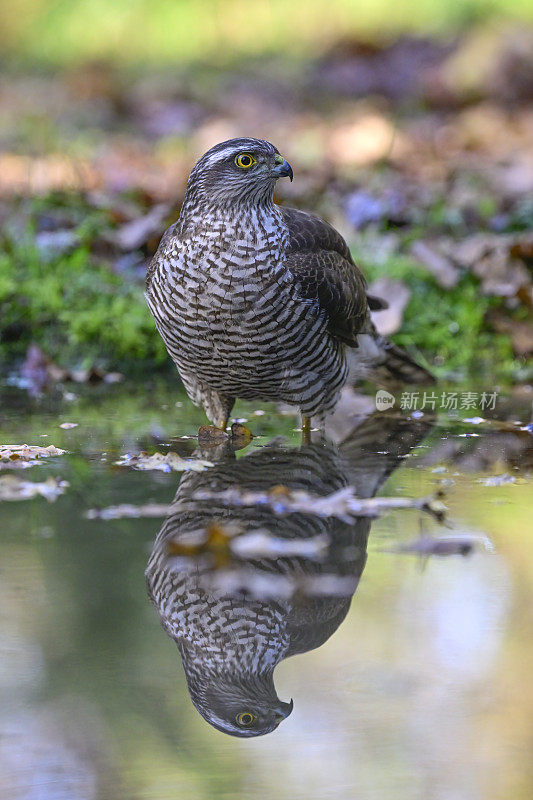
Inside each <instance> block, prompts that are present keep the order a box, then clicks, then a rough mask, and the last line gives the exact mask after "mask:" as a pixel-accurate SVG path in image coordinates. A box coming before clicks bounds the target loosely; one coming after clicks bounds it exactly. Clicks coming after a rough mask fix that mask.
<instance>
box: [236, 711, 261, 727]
mask: <svg viewBox="0 0 533 800" xmlns="http://www.w3.org/2000/svg"><path fill="white" fill-rule="evenodd" d="M256 719H257V717H254V715H253V714H250V712H249V711H245V712H244V713H242V714H237V716H236V717H235V721H236V723H237V725H240V726H241V728H249V727H250V726H251V725H253V724H254V722H255V720H256Z"/></svg>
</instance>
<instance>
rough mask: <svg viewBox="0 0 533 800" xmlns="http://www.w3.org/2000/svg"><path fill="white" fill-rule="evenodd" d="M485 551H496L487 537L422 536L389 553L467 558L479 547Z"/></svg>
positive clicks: (398, 546)
mask: <svg viewBox="0 0 533 800" xmlns="http://www.w3.org/2000/svg"><path fill="white" fill-rule="evenodd" d="M478 545H482V546H483V547H484V548H485V550H494V547H493V545H492V542H491V541H490V539H489V538H488V537H487V536H468V535H462V536H440V537H438V538H435V537H433V536H421V537H420V538H419V539H414V540H413V541H412V542H407V544H399V545H397V546H395V547H393V548H391V549H390V550H388V551H384V552H390V553H412V554H413V555H420V556H454V555H460V556H467V555H469V554H470V553H472V551H473V550H474V549H475V548H476V547H477V546H478Z"/></svg>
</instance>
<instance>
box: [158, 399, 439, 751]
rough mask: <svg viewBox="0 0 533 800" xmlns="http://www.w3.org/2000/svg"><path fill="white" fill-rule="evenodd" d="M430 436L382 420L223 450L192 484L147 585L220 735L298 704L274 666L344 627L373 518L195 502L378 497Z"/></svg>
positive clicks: (256, 729) (179, 501)
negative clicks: (290, 442)
mask: <svg viewBox="0 0 533 800" xmlns="http://www.w3.org/2000/svg"><path fill="white" fill-rule="evenodd" d="M427 429H428V427H427V425H425V424H423V423H421V422H413V421H408V420H406V419H404V418H401V417H400V418H394V417H385V416H384V415H380V414H376V415H374V416H373V417H370V418H369V419H367V420H366V421H365V422H363V423H362V424H361V425H360V426H359V427H358V428H356V430H354V431H353V433H352V434H351V435H350V436H349V437H348V438H347V439H345V440H344V442H343V443H342V444H340V445H338V446H336V445H334V444H332V443H328V442H324V441H322V442H321V443H320V444H318V443H317V444H309V445H306V446H303V447H302V448H300V449H288V448H286V447H283V446H281V445H276V444H271V445H269V446H266V447H263V448H261V449H257V450H254V451H252V452H250V453H249V454H247V455H244V456H242V457H240V458H236V457H235V454H234V453H232V452H225V453H222V454H220V460H217V463H216V464H215V466H214V467H212V468H210V469H208V470H207V471H205V472H200V473H192V472H189V473H186V474H185V475H184V476H183V477H182V479H181V481H180V484H179V487H178V490H177V493H176V496H175V498H174V502H173V505H172V512H171V513H170V515H169V516H168V517H167V519H166V520H165V522H164V523H163V526H162V528H161V530H160V532H159V534H158V536H157V539H156V541H155V544H154V548H153V551H152V554H151V556H150V561H149V563H148V567H147V570H146V578H147V586H148V593H149V595H150V598H151V600H152V602H153V604H154V605H155V607H156V609H157V611H158V614H159V617H160V619H161V622H162V625H163V627H164V629H165V630H166V632H167V633H168V635H169V636H170V637H171V638H172V639H174V640H175V642H176V644H177V646H178V650H179V653H180V655H181V659H182V662H183V667H184V670H185V675H186V678H187V685H188V688H189V692H190V696H191V699H192V701H193V703H194V705H195V707H196V708H197V710H198V711H199V713H200V714H201V715H202V716H203V717H204V719H206V720H207V721H208V722H209V723H210V724H211V725H213V726H214V727H215V728H217V729H218V730H220V731H223V732H224V733H228V734H231V735H234V736H241V737H251V736H260V735H262V734H265V733H269V732H270V731H272V730H274V729H275V728H276V727H277V726H278V725H279V723H280V722H281V721H282V720H283V719H285V717H287V716H288V715H289V714H290V713H291V711H292V700H291V702H290V703H287V702H282V701H281V700H280V699H279V698H278V696H277V693H276V689H275V687H274V681H273V673H274V669H275V667H276V665H277V664H279V662H280V661H282V660H283V659H284V658H287V657H288V656H292V655H296V654H298V653H305V652H307V651H308V650H312V649H314V648H316V647H319V646H320V645H322V644H323V643H324V642H325V641H327V639H329V637H330V636H331V635H332V634H333V633H334V632H335V631H336V630H337V628H338V627H339V625H340V624H341V622H342V621H343V619H344V618H345V616H346V614H347V612H348V609H349V606H350V602H351V599H352V596H353V594H354V592H355V590H356V588H357V584H358V582H359V579H360V577H361V574H362V572H363V569H364V567H365V562H366V546H367V539H368V534H369V531H370V520H369V519H368V518H365V517H359V518H356V519H351V520H350V521H342V520H341V519H338V518H336V517H327V518H321V517H319V516H317V515H315V514H311V513H301V512H298V513H289V514H279V513H277V512H276V510H275V509H273V508H272V507H271V506H270V505H269V506H267V505H266V504H263V505H255V506H242V505H229V506H228V505H225V504H223V503H222V502H220V501H217V500H216V499H213V498H211V499H209V500H205V499H204V500H202V499H199V497H198V496H197V495H198V494H200V493H201V492H202V491H203V492H205V491H206V490H207V491H208V492H209V493H215V494H216V493H219V492H223V491H224V490H227V489H228V488H232V487H239V488H240V490H243V491H254V492H267V491H269V490H271V489H272V487H274V486H278V487H286V489H288V490H290V491H292V492H294V491H299V490H303V491H305V492H308V493H309V494H312V495H315V496H316V495H318V496H325V495H329V494H331V493H332V492H334V491H336V490H338V489H341V488H342V487H345V486H348V485H351V486H353V487H355V490H356V495H357V496H358V497H361V498H367V497H372V496H373V495H374V494H375V493H376V492H377V491H378V489H379V487H380V486H381V485H382V483H383V482H384V480H385V479H386V478H387V476H388V475H389V474H390V473H391V472H392V471H393V470H394V469H395V468H396V466H397V465H398V464H399V463H400V462H401V460H402V458H403V457H404V456H405V455H406V453H408V452H409V451H410V450H411V449H412V448H413V447H414V446H416V444H418V442H419V441H421V440H422V439H423V438H424V436H425V434H426V432H427ZM211 459H212V456H211ZM279 491H280V492H283V491H285V488H283V489H281V488H280V490H279ZM254 533H255V534H256V535H255V537H253V536H251V534H254ZM232 535H236V536H239V539H240V540H241V541H243V540H244V538H245V537H248V540H250V539H252V540H253V541H255V542H256V544H257V540H259V543H260V545H259V552H258V549H257V546H256V548H255V550H253V548H252V552H248V553H246V551H245V553H244V554H243V553H242V552H240V551H239V550H237V551H230V549H229V547H228V540H229V541H233V539H228V537H230V536H232ZM198 543H200V544H198Z"/></svg>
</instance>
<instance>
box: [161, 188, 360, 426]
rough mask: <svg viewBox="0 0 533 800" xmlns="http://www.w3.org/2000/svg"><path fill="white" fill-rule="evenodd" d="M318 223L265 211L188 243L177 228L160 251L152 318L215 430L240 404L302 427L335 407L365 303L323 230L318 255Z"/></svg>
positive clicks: (217, 224)
mask: <svg viewBox="0 0 533 800" xmlns="http://www.w3.org/2000/svg"><path fill="white" fill-rule="evenodd" d="M311 219H314V218H311V217H309V215H305V214H303V213H302V212H297V211H292V212H291V211H290V210H289V209H281V210H280V209H279V208H277V207H276V206H274V205H273V204H264V205H262V206H259V207H256V208H252V209H250V210H248V211H247V212H246V213H241V215H240V216H239V218H237V219H235V220H233V222H232V223H231V224H230V223H229V222H228V221H227V220H223V219H221V218H217V217H216V216H212V217H209V216H207V217H205V216H204V217H203V218H202V223H201V224H198V225H193V226H192V229H191V226H190V225H189V226H188V233H187V235H186V236H184V235H183V234H182V232H181V229H180V226H179V224H178V225H176V226H174V227H173V228H171V229H169V231H168V232H167V234H166V235H165V236H164V238H163V240H162V242H161V245H160V248H159V250H158V253H157V254H156V256H155V258H154V260H153V263H152V266H151V269H150V272H149V276H148V281H147V299H148V303H149V306H150V310H151V312H152V314H153V316H154V318H155V320H156V324H157V327H158V330H159V332H160V334H161V336H162V338H163V340H164V342H165V344H166V346H167V349H168V351H169V353H170V355H171V356H172V358H173V360H174V362H175V363H176V366H177V368H178V370H179V373H180V375H181V378H182V380H183V383H184V385H185V387H186V389H187V391H188V393H189V396H190V397H191V399H192V400H193V402H195V403H197V404H199V403H203V404H204V406H205V408H206V412H207V414H208V416H209V417H210V418H211V419H212V420H213V421H214V422H216V421H217V420H218V418H219V417H223V416H224V414H225V411H226V409H227V407H228V406H229V407H231V405H233V401H234V399H235V398H236V397H241V398H244V399H253V398H261V399H263V400H274V401H278V400H282V401H285V402H287V403H289V404H291V405H294V406H296V407H297V408H299V409H300V410H301V411H302V413H303V414H305V415H307V416H315V415H322V414H324V413H326V412H328V411H330V410H331V409H332V408H333V406H334V405H335V402H336V399H337V395H338V393H339V391H340V388H341V387H342V385H343V383H344V381H345V379H346V361H345V355H344V344H345V343H348V344H352V345H354V344H355V333H356V331H357V329H358V327H359V326H360V325H361V320H363V319H364V318H365V315H366V308H367V301H366V295H365V290H364V282H363V279H362V276H361V274H360V273H359V272H358V271H357V269H356V267H355V266H354V265H353V264H352V263H351V262H348V261H347V259H346V253H342V252H339V246H340V243H342V245H344V248H346V245H345V244H344V242H343V240H342V238H341V237H340V236H339V235H338V234H337V235H336V238H335V236H334V234H335V231H334V230H333V229H332V228H330V226H326V224H325V223H322V228H321V229H320V233H321V234H322V236H321V239H320V241H319V247H316V246H315V248H314V251H313V249H312V248H313V241H312V238H311V237H310V235H309V230H308V229H307V228H306V221H307V220H311ZM316 222H320V221H319V220H316ZM308 227H309V226H308ZM315 227H316V223H315ZM315 244H316V243H315ZM306 245H307V246H306ZM335 247H336V248H337V249H335ZM346 249H347V248H346ZM224 406H225V407H224Z"/></svg>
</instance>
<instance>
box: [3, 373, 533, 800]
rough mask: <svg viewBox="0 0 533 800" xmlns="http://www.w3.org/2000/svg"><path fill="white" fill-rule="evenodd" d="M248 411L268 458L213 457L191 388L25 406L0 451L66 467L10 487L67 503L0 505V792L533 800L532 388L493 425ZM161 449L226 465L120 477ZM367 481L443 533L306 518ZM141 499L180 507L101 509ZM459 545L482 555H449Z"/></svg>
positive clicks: (115, 797) (397, 512) (9, 393)
mask: <svg viewBox="0 0 533 800" xmlns="http://www.w3.org/2000/svg"><path fill="white" fill-rule="evenodd" d="M262 412H265V413H262ZM237 413H238V414H241V415H242V417H245V418H247V420H248V422H247V424H248V426H249V427H250V428H252V430H253V431H254V433H256V434H257V436H256V438H255V439H254V440H253V442H252V444H251V445H249V446H248V447H246V448H243V449H241V450H238V451H234V450H233V449H232V448H231V447H228V448H223V447H221V448H218V449H215V450H211V451H206V450H204V451H202V452H200V451H199V450H198V447H197V442H196V440H195V439H194V438H193V436H194V434H195V432H196V430H197V428H198V426H199V425H200V424H203V422H204V419H203V415H202V414H201V412H200V411H198V410H196V409H193V408H192V407H191V406H190V404H189V403H188V401H187V400H186V399H185V397H183V396H182V395H181V394H180V393H179V391H178V390H177V389H176V387H175V386H174V385H173V386H167V385H165V384H162V385H154V386H153V387H151V389H150V390H149V391H147V390H146V389H145V390H144V391H142V392H140V391H139V390H138V389H137V390H135V389H133V388H132V387H128V386H122V387H101V388H98V387H97V388H94V389H89V388H86V389H84V390H83V391H78V390H77V389H75V390H72V391H71V392H68V393H67V394H66V398H65V396H59V394H58V396H52V397H49V398H47V399H45V400H41V401H34V400H30V399H28V398H27V396H26V395H25V394H24V393H23V392H22V391H19V390H17V389H15V388H6V389H4V391H3V396H2V406H1V410H0V444H4V445H5V444H11V445H14V444H28V445H40V446H48V445H51V444H52V445H55V446H56V447H59V448H62V449H65V450H67V451H68V454H66V455H63V456H59V457H54V458H47V459H43V461H42V463H40V464H39V465H37V466H33V467H31V468H29V469H17V468H11V469H2V470H1V471H0V475H6V474H8V473H9V475H14V476H16V478H23V479H24V480H26V479H27V480H31V481H44V480H46V478H47V477H48V476H55V477H59V478H61V479H63V480H64V481H67V482H68V487H64V488H65V491H64V492H63V494H61V495H60V496H59V497H58V498H57V499H56V500H55V502H47V500H46V499H45V498H44V497H36V498H33V499H27V500H18V501H5V502H2V503H0V515H1V523H0V568H1V582H0V651H1V654H2V658H1V666H0V693H1V695H0V697H1V706H2V713H1V720H0V796H1V797H2V798H5V800H8V799H9V800H19V798H20V799H21V800H22V799H24V800H93V799H94V800H123V799H127V800H130V799H131V800H137V799H138V798H139V799H140V798H150V800H167V799H168V800H175V799H176V798H180V799H181V798H186V799H187V800H208V799H209V800H211V799H212V800H222V798H224V799H225V800H230V798H231V800H234V799H235V798H238V799H242V800H252V798H253V800H257V798H276V800H278V799H279V800H285V799H286V800H297V799H299V798H302V800H303V798H305V799H306V800H314V798H316V799H317V800H318V799H319V798H320V800H322V799H323V798H336V799H337V798H338V800H344V799H345V798H357V799H358V800H404V798H405V800H499V799H500V798H502V799H503V798H513V799H514V800H526V799H527V800H529V799H530V798H531V797H533V758H532V754H533V726H532V717H533V682H532V681H531V664H532V663H533V638H532V636H531V630H532V627H531V623H532V608H533V546H532V531H531V518H532V515H533V502H532V500H533V495H532V492H531V481H530V480H529V477H528V476H529V475H530V471H531V463H532V460H531V434H530V432H528V430H527V426H528V424H529V423H530V419H531V399H530V397H529V396H528V395H527V393H524V392H522V393H520V392H518V393H515V394H514V395H507V396H505V397H504V396H503V395H502V396H501V398H499V401H498V405H497V407H496V409H495V411H494V412H492V413H491V416H492V419H491V420H486V421H480V420H479V419H476V417H479V416H480V415H479V414H478V413H475V412H472V411H464V412H459V415H454V414H446V413H443V414H439V415H438V417H437V418H436V419H432V420H430V419H429V417H428V416H427V415H424V416H421V417H418V415H415V416H417V417H418V418H415V419H412V418H411V417H409V415H408V414H407V413H405V412H404V413H399V414H398V413H397V414H394V413H390V412H383V413H380V412H375V413H374V414H373V415H371V416H369V417H367V418H366V419H362V418H361V417H357V418H356V417H355V415H353V414H351V413H350V412H348V413H346V415H345V417H344V418H340V419H337V421H336V422H335V424H334V426H333V428H332V430H331V431H330V433H329V438H328V439H327V440H323V439H321V437H320V436H318V435H317V434H315V435H314V441H313V443H312V444H310V445H307V446H303V447H300V441H299V440H300V435H299V433H298V432H297V431H296V430H294V429H295V427H296V420H295V418H294V417H291V416H283V415H281V414H279V413H276V412H275V410H274V409H272V408H271V407H268V406H265V407H264V408H263V407H261V408H259V407H258V406H252V405H251V404H248V405H244V404H243V405H242V406H241V407H239V408H238V409H237ZM487 416H488V415H487ZM461 417H462V418H461ZM466 420H470V421H466ZM65 422H67V423H76V427H69V428H61V427H59V426H60V425H61V424H63V423H65ZM141 450H147V451H149V452H150V453H153V452H156V451H159V452H161V453H167V452H168V451H169V450H172V451H173V452H175V453H178V454H179V455H180V456H181V457H183V458H191V457H192V458H194V459H204V460H207V461H210V463H212V464H214V466H211V467H208V468H207V469H206V470H205V471H198V472H196V471H187V472H164V471H139V470H135V469H132V468H131V467H128V466H116V464H115V462H117V461H118V460H120V458H121V456H124V455H125V454H126V453H138V452H139V451H141ZM236 486H237V487H239V490H238V491H237V492H235V491H233V494H232V495H231V497H229V498H228V495H227V491H228V490H234V488H235V487H236ZM273 486H278V487H280V486H281V487H284V488H278V489H277V491H276V492H275V493H274V495H273V496H272V495H271V496H270V497H269V499H268V502H267V500H266V498H265V497H264V495H265V493H266V492H268V490H270V489H271V488H272V487H273ZM347 486H352V487H354V488H355V494H356V495H357V497H359V498H372V497H373V496H374V495H375V494H376V493H378V494H379V495H381V496H386V497H393V498H410V497H412V498H415V497H423V496H429V495H432V494H434V493H435V492H437V491H438V490H439V489H442V490H443V491H444V497H443V499H442V501H441V502H444V504H445V505H446V507H447V509H448V510H447V514H446V521H445V523H444V524H441V523H440V522H439V521H438V520H437V519H435V518H434V517H433V516H432V515H431V514H428V513H425V512H422V511H420V510H415V509H394V510H389V511H387V512H386V513H384V514H383V515H382V516H380V517H379V518H376V519H370V518H368V517H362V516H354V515H353V514H352V515H351V516H346V514H345V513H341V512H340V511H339V510H338V509H336V508H334V509H333V511H334V513H333V515H332V514H331V511H332V509H331V508H330V509H329V513H328V515H324V514H322V515H317V514H316V513H311V512H313V511H314V510H315V511H316V509H312V508H310V507H309V506H308V505H306V503H310V502H311V501H310V500H309V498H308V497H307V495H311V496H312V497H314V498H317V497H325V496H329V495H331V494H332V493H334V492H336V491H339V490H342V489H343V488H344V489H345V488H346V487H347ZM295 491H296V492H299V491H303V492H305V493H306V494H305V495H304V496H303V499H301V497H302V496H299V497H300V501H299V502H300V505H299V506H298V508H297V509H293V510H292V511H291V513H280V512H282V511H287V505H288V503H289V502H290V501H291V498H292V499H294V494H291V493H293V492H295ZM222 492H226V495H225V496H224V499H223V498H221V497H220V496H219V495H220V493H222ZM243 492H252V493H254V495H255V496H254V497H252V498H250V497H248V500H247V501H246V503H252V504H251V505H250V504H243V503H244V502H245V501H244V500H243V496H242V495H243ZM217 495H218V496H217ZM258 495H259V499H261V496H262V500H263V502H262V503H261V504H260V505H257V502H256V501H257V500H258ZM342 496H344V495H341V497H342ZM122 504H129V505H130V506H131V505H134V506H135V507H138V506H142V507H145V506H146V505H147V504H150V505H153V504H159V505H163V506H166V508H163V509H159V510H158V509H155V510H154V509H153V508H152V509H148V512H150V513H152V514H158V516H154V515H152V516H145V517H140V518H139V517H137V518H135V517H133V518H132V517H124V516H122V517H119V518H111V519H105V518H104V519H103V518H102V515H101V513H100V512H101V509H109V508H110V507H115V506H119V505H122ZM90 510H93V514H92V516H93V517H94V518H90V517H91V515H90V514H89V515H88V512H89V511H90ZM148 512H146V509H145V513H148ZM165 512H167V513H166V514H165ZM122 513H129V514H138V509H131V508H129V509H126V512H125V511H124V509H123V510H122ZM116 514H117V512H115V517H116ZM104 516H105V513H104ZM108 516H109V514H108ZM111 516H112V514H111ZM251 533H253V534H254V536H251ZM235 536H237V538H234V537H235ZM246 537H248V538H246ZM442 537H447V538H446V539H445V542H446V543H445V544H444V545H442V546H441V545H439V547H441V549H444V550H445V551H447V550H449V549H452V550H454V549H459V550H463V551H466V550H468V551H470V550H471V552H469V553H468V554H467V555H461V554H447V555H443V554H440V555H438V554H432V555H428V554H427V550H428V549H429V550H432V549H434V541H433V540H434V539H435V538H436V539H441V538H442ZM451 537H459V539H458V538H451ZM239 538H240V541H241V547H240V549H239V547H237V546H235V542H236V541H237V539H239ZM243 541H244V542H245V544H246V545H247V548H248V549H246V548H243V546H242V542H243ZM456 545H458V547H456ZM437 549H438V548H437ZM145 573H146V575H145ZM149 596H150V597H151V599H152V602H151V601H150V599H149ZM178 630H186V631H187V637H188V638H187V640H186V642H185V644H183V643H182V644H181V647H177V645H176V642H175V641H173V634H176V631H178ZM288 656H291V657H290V658H289V657H288ZM292 656H294V657H292ZM276 665H277V666H276ZM274 666H275V670H274V675H273V682H272V669H273V667H274ZM186 676H187V678H188V681H189V688H188V685H187V679H186ZM189 689H190V691H189ZM291 699H292V701H293V708H292V711H291V707H292V704H291V703H290V701H291ZM193 700H194V703H193ZM195 706H196V707H195ZM203 717H205V719H204V718H203ZM206 720H209V721H210V722H211V723H212V724H209V722H208V721H206ZM217 728H218V729H217ZM270 729H272V732H269V733H266V731H269V730H270ZM221 730H225V731H227V732H230V733H237V734H240V735H237V736H235V735H232V736H230V735H227V733H224V732H221ZM250 733H254V734H257V733H266V735H262V736H255V735H254V736H249V735H248V734H250Z"/></svg>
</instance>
